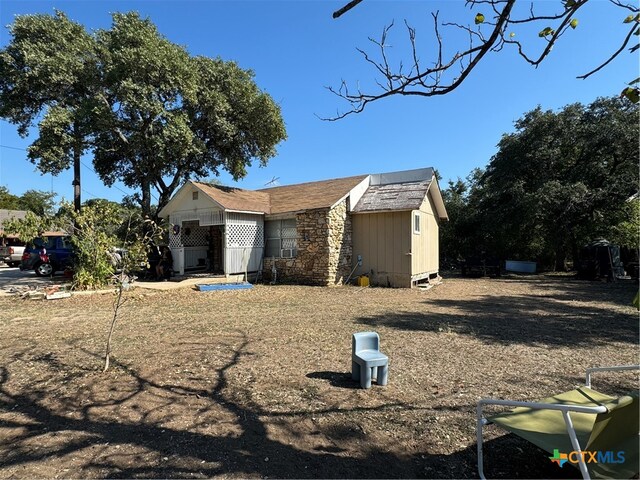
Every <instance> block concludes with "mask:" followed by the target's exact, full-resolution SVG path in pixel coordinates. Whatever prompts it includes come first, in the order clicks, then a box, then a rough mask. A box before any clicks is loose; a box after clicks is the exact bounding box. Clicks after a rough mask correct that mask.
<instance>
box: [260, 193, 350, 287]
mask: <svg viewBox="0 0 640 480" xmlns="http://www.w3.org/2000/svg"><path fill="white" fill-rule="evenodd" d="M296 229H297V231H298V255H297V256H296V257H295V258H276V259H272V258H271V257H266V258H265V259H264V264H263V268H264V271H263V274H264V275H263V276H264V278H265V280H271V277H272V274H271V270H272V266H273V262H274V261H275V264H276V270H277V282H294V283H301V284H308V285H337V284H340V283H342V282H343V281H345V280H346V278H347V276H348V275H349V272H350V271H351V257H352V255H353V247H352V243H351V234H352V227H351V215H349V214H348V213H347V201H346V200H345V201H343V202H340V203H339V204H338V205H336V206H335V207H334V208H332V209H328V208H321V209H316V210H308V211H306V212H303V213H299V214H298V215H296Z"/></svg>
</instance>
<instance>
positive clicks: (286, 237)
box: [264, 218, 298, 258]
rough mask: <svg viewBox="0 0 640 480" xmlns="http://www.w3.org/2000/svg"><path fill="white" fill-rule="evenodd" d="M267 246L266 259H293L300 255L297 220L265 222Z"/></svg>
mask: <svg viewBox="0 0 640 480" xmlns="http://www.w3.org/2000/svg"><path fill="white" fill-rule="evenodd" d="M264 228H265V236H266V238H267V245H266V250H265V253H264V255H265V257H276V258H292V257H295V256H296V255H297V253H298V232H297V230H296V220H295V218H290V219H286V220H270V221H269V220H268V221H266V222H264Z"/></svg>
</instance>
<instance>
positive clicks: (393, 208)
mask: <svg viewBox="0 0 640 480" xmlns="http://www.w3.org/2000/svg"><path fill="white" fill-rule="evenodd" d="M352 213H353V220H352V222H353V253H354V256H355V262H354V266H355V265H356V263H357V262H358V260H360V262H361V266H360V267H359V268H358V269H357V270H356V272H362V273H364V274H366V275H368V276H369V277H370V283H371V284H373V285H382V286H390V287H411V286H414V285H416V284H418V283H420V282H423V281H428V280H429V279H431V278H434V277H436V276H437V275H438V272H439V224H440V222H441V221H443V220H448V216H447V211H446V209H445V206H444V202H443V200H442V195H441V192H440V188H439V186H438V182H437V180H436V177H435V174H434V172H433V169H432V168H425V169H419V170H410V171H406V172H394V173H390V174H380V175H372V176H371V180H370V186H369V188H368V189H367V190H366V192H365V193H364V195H363V196H362V197H361V198H360V200H359V201H358V203H357V204H356V205H355V207H354V208H353V212H352Z"/></svg>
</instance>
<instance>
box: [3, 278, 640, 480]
mask: <svg viewBox="0 0 640 480" xmlns="http://www.w3.org/2000/svg"><path fill="white" fill-rule="evenodd" d="M636 290H637V286H636V285H631V284H621V283H617V284H603V283H597V282H581V281H577V280H573V279H571V278H568V277H552V276H549V277H543V276H539V277H533V276H532V277H517V278H503V279H499V280H495V279H457V278H453V279H445V281H444V283H443V284H442V285H440V286H438V287H436V288H433V289H431V290H429V291H417V290H391V289H374V288H357V287H340V288H313V287H298V286H257V287H255V288H253V289H251V290H244V291H224V292H197V291H194V290H191V289H184V290H179V291H175V290H174V291H170V292H148V291H142V290H136V291H134V292H132V293H130V294H129V296H128V298H129V301H128V303H127V304H126V305H125V306H124V308H123V310H122V312H123V314H122V318H121V320H120V323H119V324H118V326H117V330H116V334H115V344H114V359H113V362H112V368H111V369H110V370H109V371H108V372H107V373H102V371H101V369H102V355H103V350H104V344H105V338H106V334H107V329H108V326H109V322H110V317H111V314H112V300H113V298H112V296H111V295H108V294H107V295H94V296H91V297H87V296H78V297H73V298H71V299H63V300H55V301H44V300H41V301H34V300H19V299H17V298H7V297H5V298H1V299H0V312H2V313H0V477H1V478H33V477H38V478H58V477H62V478H104V477H109V478H135V477H156V478H157V477H163V478H194V477H195V478H200V477H229V478H239V477H243V478H246V477H250V478H259V477H263V478H267V477H271V478H273V477H280V478H339V477H351V478H434V477H435V478H468V477H476V476H477V472H476V469H475V468H476V467H475V464H476V455H475V449H476V441H475V404H476V401H477V400H478V399H479V398H482V397H499V398H511V399H521V400H524V399H535V398H542V397H545V396H549V395H551V394H553V393H559V392H561V391H564V390H568V389H570V388H571V387H573V386H574V385H577V384H579V383H581V382H583V379H584V369H585V368H586V367H589V366H599V365H612V364H631V363H635V362H637V359H638V313H637V311H636V310H634V309H633V308H632V307H631V306H630V303H631V300H632V298H633V295H634V293H635V291H636ZM369 329H372V330H376V331H377V332H379V334H380V336H381V343H382V351H383V352H385V353H386V354H387V355H388V356H389V358H390V372H389V384H388V386H386V387H379V386H376V385H374V386H373V387H372V388H371V389H370V390H367V391H365V390H361V389H359V388H357V384H356V383H354V382H352V381H351V378H350V372H349V370H350V367H351V363H350V349H351V334H352V333H353V332H356V331H362V330H369ZM594 387H595V388H597V389H599V390H602V391H605V392H607V391H611V392H617V391H623V390H633V389H637V388H638V378H637V375H631V374H626V373H625V374H603V375H599V376H596V377H595V379H594ZM486 439H487V441H486V442H485V448H486V456H485V461H486V463H487V468H486V473H487V475H488V476H491V477H503V478H504V477H514V478H531V477H542V478H567V477H572V476H574V477H575V476H577V475H578V472H577V470H574V469H572V468H570V467H568V466H566V467H564V469H560V468H558V467H555V466H554V465H552V464H551V462H550V461H549V460H548V458H547V455H546V454H545V453H544V452H542V451H540V450H536V449H533V448H532V447H530V445H529V444H527V443H526V442H522V441H520V440H518V439H516V438H514V437H513V436H512V435H505V434H504V432H502V431H500V430H497V429H495V427H493V428H492V427H489V428H488V430H487V435H486Z"/></svg>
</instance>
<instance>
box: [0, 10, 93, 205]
mask: <svg viewBox="0 0 640 480" xmlns="http://www.w3.org/2000/svg"><path fill="white" fill-rule="evenodd" d="M9 33H10V35H11V39H10V41H9V43H8V45H7V46H6V47H5V48H3V49H2V50H0V118H3V119H5V120H7V121H9V122H11V123H14V124H16V125H17V126H18V133H19V134H20V135H21V136H23V137H26V136H28V135H29V130H30V128H31V127H32V126H33V124H34V122H35V121H36V120H37V121H38V125H37V127H38V134H39V136H38V138H37V139H36V140H35V141H34V142H33V143H32V144H31V146H30V147H29V149H28V158H29V159H30V160H31V161H32V162H33V163H35V164H36V165H37V167H38V169H39V170H40V171H41V172H42V173H51V174H53V175H57V174H59V173H60V172H61V171H63V170H66V169H68V168H70V167H73V172H74V180H73V185H74V207H75V209H76V210H78V209H79V208H80V203H81V196H80V192H81V189H80V159H81V156H82V155H83V153H85V152H86V151H88V150H89V148H90V146H91V137H92V135H93V129H94V127H95V125H96V121H97V120H96V116H97V113H98V112H99V111H100V110H101V109H104V108H105V101H104V98H102V99H101V97H100V96H99V95H98V80H99V78H100V74H99V70H98V67H99V62H98V60H97V52H96V43H95V39H94V38H93V37H92V36H91V35H90V34H89V33H88V32H87V31H86V30H85V28H84V27H83V26H82V25H80V24H78V23H75V22H72V21H71V20H69V19H68V18H67V17H66V16H65V15H64V13H62V12H60V11H56V12H55V15H54V16H51V15H45V14H35V15H21V16H18V17H16V19H15V21H14V23H13V24H12V25H11V26H10V27H9Z"/></svg>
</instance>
